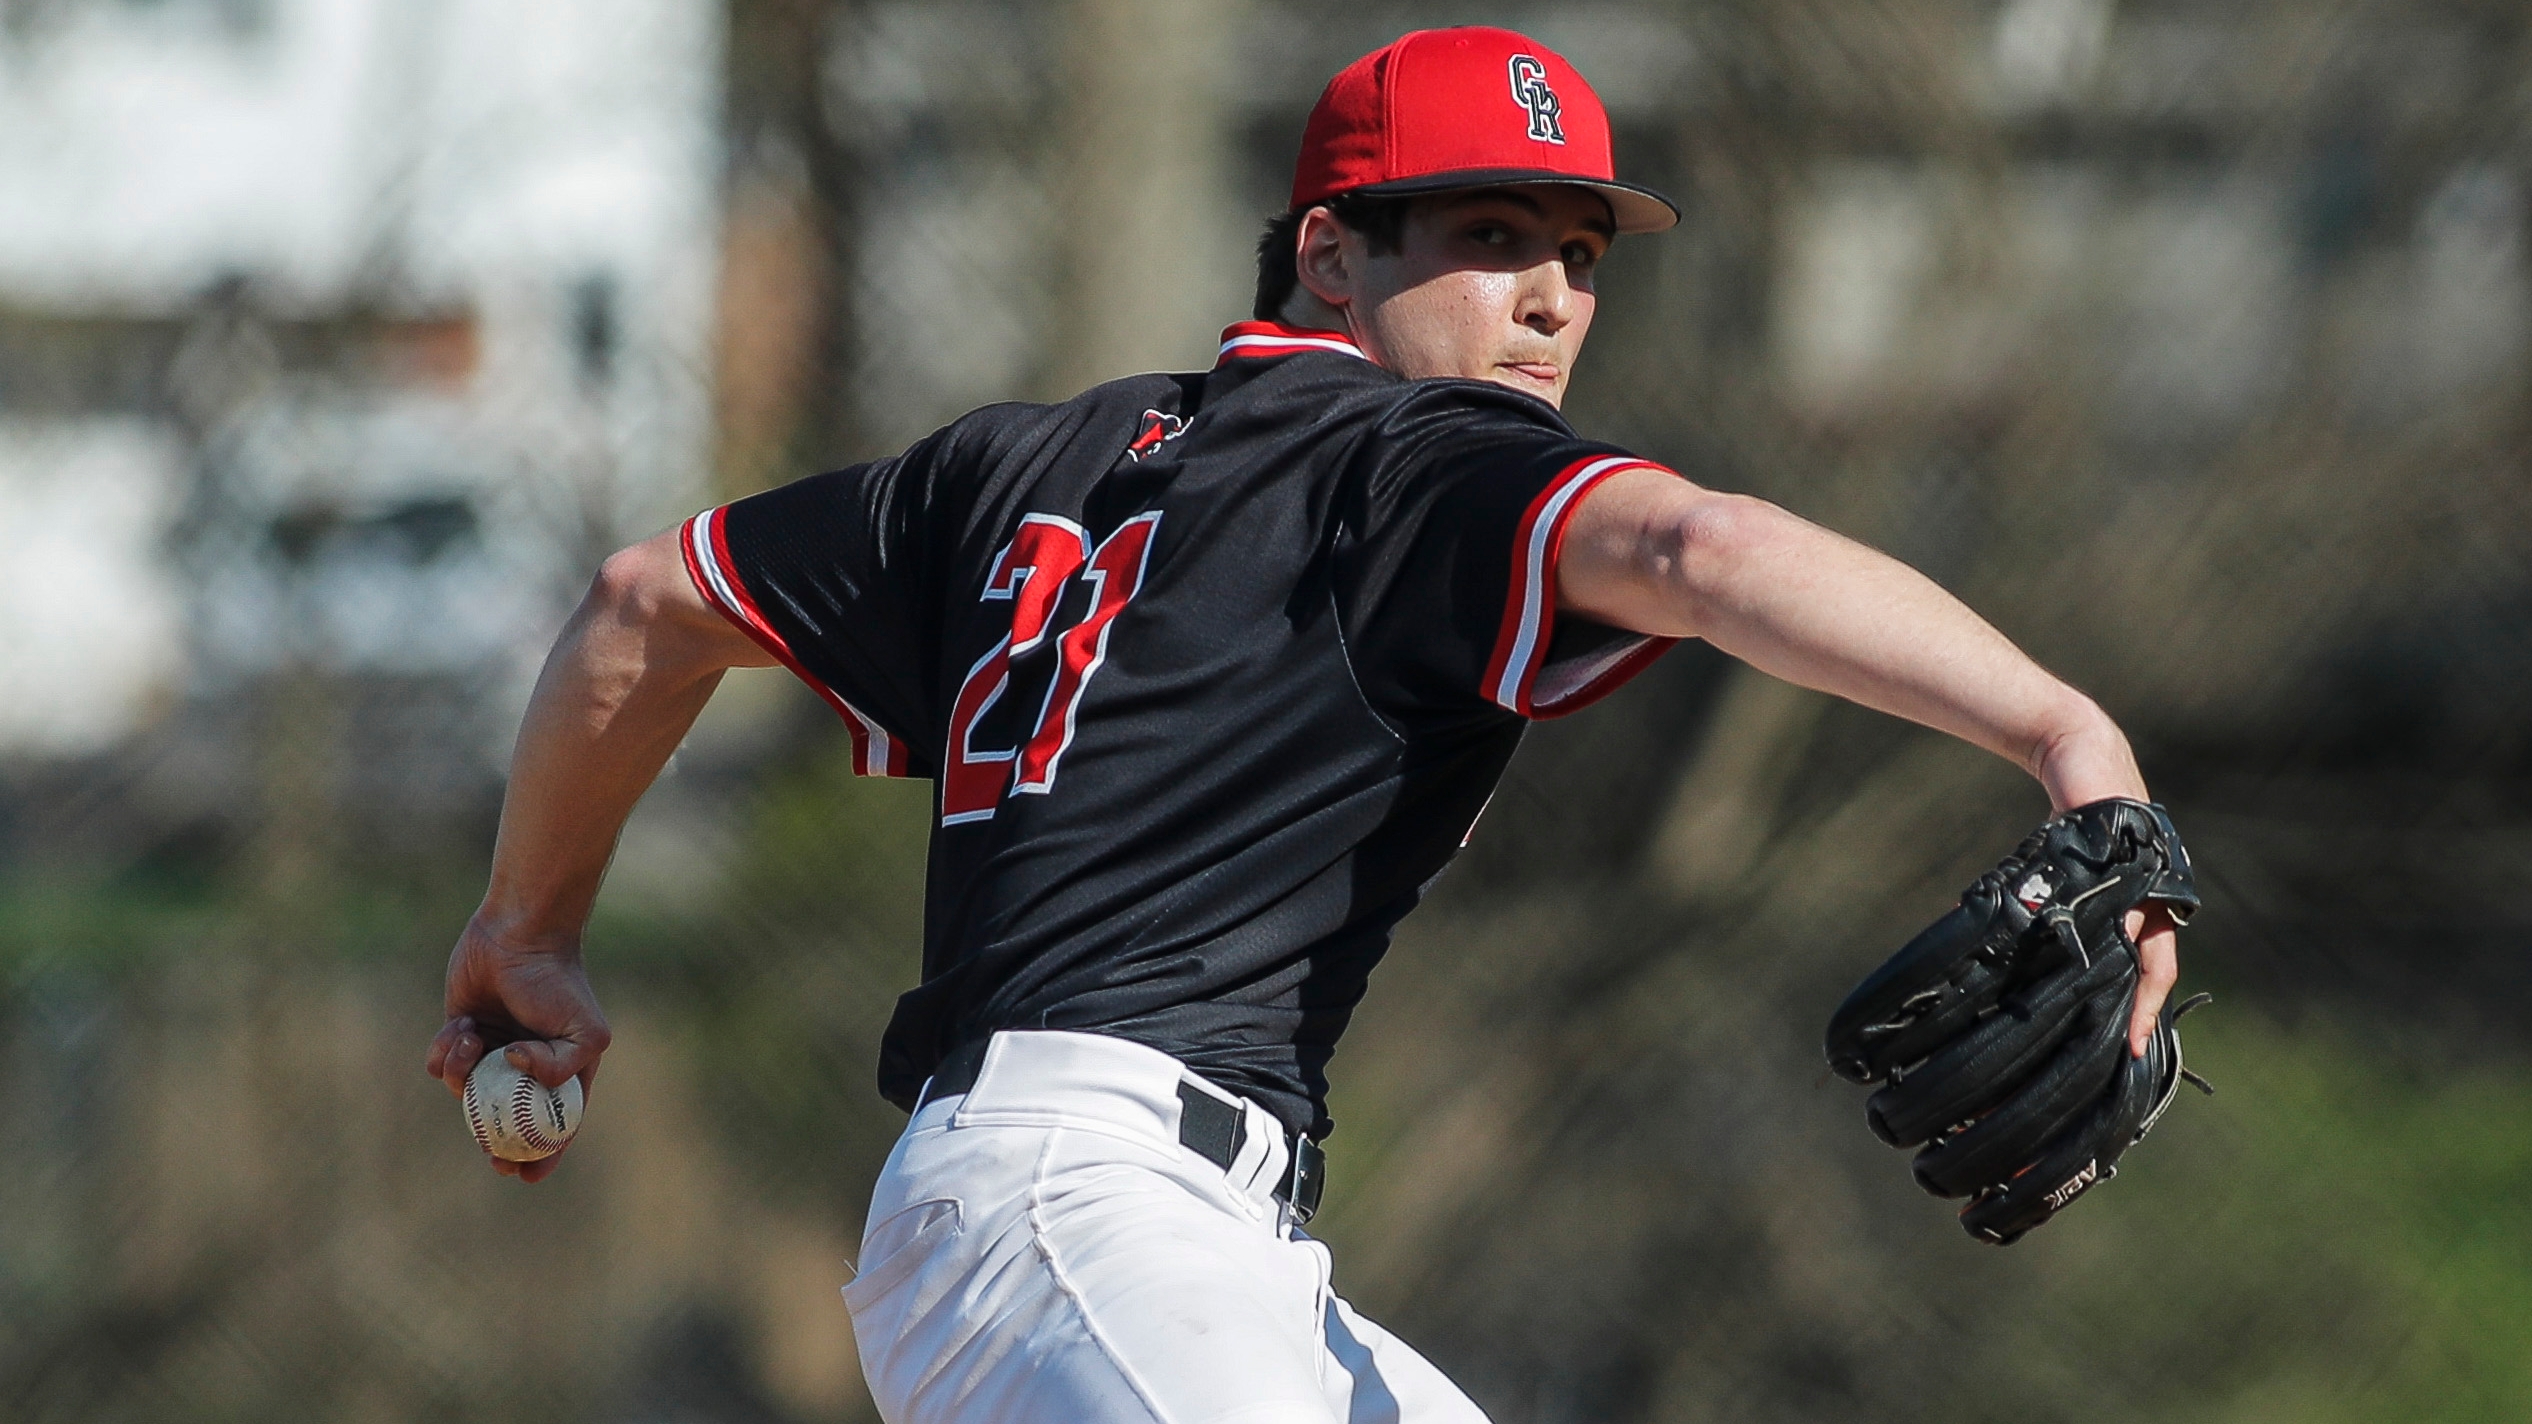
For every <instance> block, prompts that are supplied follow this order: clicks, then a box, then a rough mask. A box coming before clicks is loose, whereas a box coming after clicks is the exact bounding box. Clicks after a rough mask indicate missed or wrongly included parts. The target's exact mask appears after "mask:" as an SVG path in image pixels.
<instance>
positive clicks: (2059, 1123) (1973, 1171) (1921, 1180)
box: [1912, 983, 2136, 1197]
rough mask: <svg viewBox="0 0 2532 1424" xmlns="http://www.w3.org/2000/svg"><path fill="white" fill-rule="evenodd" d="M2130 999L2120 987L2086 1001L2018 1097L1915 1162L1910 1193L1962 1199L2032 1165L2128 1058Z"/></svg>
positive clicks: (2131, 991) (2131, 990) (2131, 993)
mask: <svg viewBox="0 0 2532 1424" xmlns="http://www.w3.org/2000/svg"><path fill="white" fill-rule="evenodd" d="M2135 997H2136V988H2135V985H2134V984H2133V983H2119V984H2113V985H2110V986H2109V987H2107V988H2104V989H2102V990H2100V991H2099V992H2097V993H2095V994H2094V995H2093V996H2092V997H2091V998H2089V999H2086V1000H2085V1001H2084V1006H2083V1010H2082V1013H2081V1016H2080V1018H2079V1019H2078V1022H2077V1027H2076V1030H2075V1032H2074V1033H2072V1034H2071V1035H2069V1036H2068V1037H2067V1039H2066V1040H2065V1042H2063V1043H2062V1044H2060V1045H2059V1046H2058V1049H2057V1053H2056V1055H2055V1056H2054V1057H2052V1058H2050V1059H2049V1061H2048V1062H2047V1063H2046V1064H2044V1065H2042V1067H2041V1068H2040V1071H2039V1072H2037V1073H2035V1074H2033V1075H2032V1076H2031V1078H2030V1079H2029V1081H2027V1082H2025V1083H2024V1084H2023V1085H2022V1087H2021V1088H2020V1090H2018V1091H2017V1092H2015V1093H2014V1094H2013V1096H2011V1097H2009V1098H2007V1099H2005V1100H2004V1101H2003V1102H2001V1103H1999V1104H1997V1105H1996V1107H1995V1109H1994V1110H1993V1111H1991V1112H1989V1113H1988V1114H1987V1115H1986V1116H1984V1117H1981V1118H1979V1119H1978V1120H1977V1121H1976V1122H1973V1123H1971V1124H1969V1125H1968V1126H1967V1127H1964V1128H1962V1129H1961V1130H1960V1131H1958V1132H1955V1133H1952V1134H1951V1135H1949V1136H1947V1137H1944V1138H1941V1139H1938V1140H1937V1141H1936V1142H1935V1143H1934V1144H1933V1145H1932V1146H1930V1147H1928V1148H1926V1149H1925V1150H1924V1151H1922V1152H1920V1153H1918V1154H1917V1157H1916V1161H1915V1163H1914V1164H1913V1167H1912V1170H1913V1171H1914V1172H1915V1174H1916V1179H1917V1185H1918V1186H1920V1187H1923V1188H1925V1189H1926V1190H1927V1191H1928V1192H1930V1193H1932V1194H1934V1195H1935V1196H1938V1197H1965V1196H1968V1195H1970V1194H1971V1193H1973V1192H1975V1191H1977V1190H1978V1189H1979V1188H1981V1187H1988V1186H1994V1185H1996V1184H1997V1183H2000V1182H2004V1181H2007V1180H2009V1179H2011V1177H2012V1176H2013V1174H2014V1172H2015V1171H2016V1170H2017V1169H2019V1168H2021V1167H2023V1166H2026V1165H2028V1164H2029V1163H2030V1162H2032V1161H2033V1160H2035V1159H2036V1158H2037V1157H2038V1156H2039V1155H2040V1153H2041V1151H2042V1150H2043V1149H2045V1148H2046V1147H2047V1146H2048V1144H2049V1143H2051V1142H2052V1141H2055V1140H2056V1139H2057V1138H2058V1137H2059V1136H2060V1135H2062V1134H2063V1133H2064V1132H2065V1131H2066V1130H2067V1129H2068V1128H2070V1127H2073V1126H2074V1125H2075V1124H2076V1123H2077V1122H2078V1121H2080V1120H2081V1119H2082V1118H2083V1116H2084V1114H2085V1113H2087V1112H2089V1111H2091V1109H2092V1107H2093V1105H2094V1104H2096V1103H2098V1102H2099V1101H2101V1098H2102V1095H2103V1094H2105V1093H2107V1092H2108V1091H2109V1089H2110V1080H2111V1077H2112V1075H2114V1074H2116V1073H2117V1072H2119V1063H2120V1060H2121V1059H2123V1058H2125V1057H2126V1056H2127V1024H2128V1005H2129V1003H2130V1002H2131V1001H2132V1000H2133V999H2134V998H2135Z"/></svg>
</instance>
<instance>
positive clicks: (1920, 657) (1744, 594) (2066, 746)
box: [1558, 470, 2180, 1056]
mask: <svg viewBox="0 0 2532 1424" xmlns="http://www.w3.org/2000/svg"><path fill="white" fill-rule="evenodd" d="M1558 595H1559V602H1560V604H1561V606H1563V607H1565V608H1567V609H1570V610H1572V611H1574V612H1577V613H1581V614H1583V615H1584V616H1586V617H1589V618H1593V619H1597V620H1599V621H1601V622H1604V623H1609V624H1613V625H1616V626H1618V627H1622V628H1631V629H1634V630H1636V631H1638V632H1644V633H1655V634H1660V635H1663V636H1666V637H1695V638H1703V639H1704V640H1705V641H1707V642H1709V643H1711V644H1713V645H1714V646H1715V647H1718V648H1720V649H1722V650H1723V651H1724V652H1727V653H1730V654H1732V655H1733V656H1734V657H1737V658H1739V659H1741V660H1742V661H1744V662H1746V663H1748V664H1750V665H1751V666H1752V667H1755V668H1757V669H1758V670H1759V671H1761V672H1764V673H1768V674H1770V675H1772V676H1775V677H1780V678H1783V679H1784V680H1786V681H1787V682H1792V683H1798V684H1800V685H1801V686H1804V687H1809V688H1815V689H1817V690H1819V691H1822V692H1827V693H1830V694H1833V695H1835V696H1838V697H1843V698H1845V699H1847V700H1848V701H1851V702H1857V703H1861V704H1863V705H1864V706H1867V707H1871V708H1874V709H1876V710H1879V711H1883V712H1888V713H1890V714H1892V715H1894V716H1899V717H1905V718H1907V719H1909V720H1910V721H1912V722H1918V723H1921V724H1923V725H1925V726H1928V727H1932V728H1935V729H1936V730H1938V731H1943V732H1949V733H1951V734H1952V735H1953V736H1956V737H1959V738H1961V739H1962V740H1964V741H1967V742H1970V743H1972V744H1974V745H1977V746H1980V747H1984V748H1986V749H1987V750H1988V751H1991V752H1994V753H1995V754H1997V755H1998V756H2001V757H2004V758H2005V759H2007V760H2009V761H2011V762H2013V763H2015V764H2016V765H2018V766H2020V767H2022V768H2023V769H2024V770H2026V771H2028V772H2030V773H2031V775H2032V776H2034V777H2036V778H2038V779H2039V781H2040V784H2041V785H2042V786H2044V787H2046V788H2047V790H2048V795H2049V800H2050V802H2051V803H2052V805H2053V806H2054V808H2055V809H2057V810H2060V811H2063V810H2066V809H2067V808H2069V807H2073V806H2080V805H2084V804H2086V803H2088V802H2093V801H2099V800H2102V799H2104V798H2106V797H2113V796H2125V797H2132V798H2134V799H2136V800H2140V801H2141V800H2145V799H2147V796H2146V790H2145V778H2144V776H2143V774H2142V773H2141V772H2139V771H2138V769H2137V764H2136V757H2135V755H2134V754H2133V753H2132V752H2131V751H2130V750H2129V748H2128V741H2127V738H2126V736H2125V735H2124V734H2122V733H2121V732H2120V731H2119V728H2118V725H2117V724H2116V723H2114V722H2112V721H2111V720H2110V717H2109V715H2108V714H2107V713H2105V712H2103V711H2102V710H2101V708H2100V706H2099V704H2097V703H2095V702H2094V701H2093V700H2092V699H2091V698H2089V697H2086V696H2085V695H2084V694H2083V693H2081V692H2078V691H2077V690H2075V689H2074V688H2072V687H2069V686H2068V685H2067V684H2066V683H2064V682H2063V681H2061V680H2059V679H2058V678H2057V677H2055V676H2053V675H2052V674H2050V673H2049V671H2048V670H2047V669H2045V668H2043V667H2041V666H2040V665H2039V664H2038V663H2036V662H2034V661H2032V660H2031V659H2030V657H2029V656H2027V655H2026V654H2024V653H2023V652H2022V650H2021V649H2019V648H2017V647H2015V646H2014V645H2013V644H2012V642H2011V641H2010V640H2008V639H2007V638H2006V637H2005V636H2004V635H2003V634H2002V633H1999V632H1997V631H1996V629H1995V628H1994V627H1993V626H1991V625H1990V624H1988V623H1987V621H1986V620H1985V619H1982V618H1980V617H1979V616H1978V615H1977V614H1976V613H1974V612H1972V611H1970V609H1969V608H1968V607H1967V606H1966V605H1965V604H1963V603H1962V602H1961V601H1960V600H1959V599H1957V598H1954V597H1952V595H1950V594H1949V593H1946V592H1944V591H1943V589H1942V588H1940V587H1939V586H1937V585H1936V584H1935V583H1934V581H1933V580H1931V579H1929V578H1927V577H1925V576H1924V575H1923V574H1920V573H1918V572H1917V571H1916V570H1914V569H1911V568H1909V567H1908V566H1907V565H1905V564H1903V563H1901V562H1899V561H1898V560H1896V559H1893V558H1890V557H1888V556H1887V555H1884V554H1881V553H1879V552H1877V551H1875V550H1872V549H1869V548H1866V547H1865V546H1864V545H1862V544H1858V543H1856V542H1855V541H1853V540H1851V539H1847V538H1844V537H1841V536H1840V535H1837V534H1835V533H1832V532H1830V531H1829V530H1826V529H1823V528H1821V527H1820V526H1818V525H1816V524H1813V523H1811V522H1810V521H1808V520H1805V519H1802V518H1800V517H1798V516H1796V515H1794V514H1791V513H1789V512H1787V511H1785V510H1783V509H1780V508H1778V507H1777V506H1775V505H1773V504H1770V503H1768V502H1767V501H1765V500H1760V499H1753V498H1751V497H1749V496H1747V495H1736V494H1726V493H1721V492H1718V491H1714V490H1708V489H1702V488H1700V487H1698V486H1697V485H1695V484H1692V483H1690V482H1688V481H1685V480H1681V479H1678V478H1676V477H1674V476H1671V475H1668V474H1662V473H1656V472H1653V471H1649V470H1627V471H1621V472H1619V473H1618V474H1616V475H1614V476H1612V477H1611V478H1609V479H1608V480H1607V481H1605V482H1604V483H1602V484H1601V485H1600V486H1599V487H1597V488H1595V489H1594V490H1593V491H1592V492H1591V493H1590V494H1589V495H1588V496H1586V497H1585V499H1584V501H1583V504H1582V507H1581V508H1580V509H1579V510H1578V511H1576V513H1575V515H1574V520H1573V523H1572V524H1571V525H1570V526H1569V527H1568V529H1567V531H1566V535H1565V547H1564V554H1563V558H1562V560H1561V561H1560V563H1559V565H1558ZM2139 915H2140V916H2141V918H2139V919H2138V920H2137V921H2136V922H2135V923H2133V924H2131V926H2130V931H2131V933H2134V934H2137V935H2139V936H2140V947H2141V948H2142V950H2143V951H2144V953H2143V956H2142V968H2143V973H2142V975H2141V976H2140V983H2139V987H2138V992H2137V997H2136V1010H2135V1013H2134V1015H2133V1016H2132V1018H2131V1020H2130V1024H2129V1031H2128V1041H2129V1047H2130V1048H2131V1050H2132V1051H2134V1052H2135V1053H2137V1054H2138V1055H2140V1056H2142V1054H2143V1053H2144V1051H2145V1045H2146V1040H2147V1039H2148V1037H2149V1036H2150V1035H2151V1034H2152V1032H2153V1028H2154V1022H2155V1015H2156V1014H2157V1013H2158V1012H2159V1011H2160V1010H2161V1008H2162V1005H2163V1000H2164V999H2165V997H2167V996H2168V995H2169V994H2170V992H2171V987H2172V985H2173V983H2174V982H2176V981H2177V979H2178V978H2179V974H2180V966H2179V960H2178V958H2177V955H2176V951H2175V945H2176V941H2177V935H2176V934H2175V932H2174V926H2173V924H2172V922H2171V919H2170V916H2169V913H2168V912H2167V911H2165V910H2163V909H2161V908H2160V907H2149V908H2147V909H2145V910H2143V911H2140V912H2139Z"/></svg>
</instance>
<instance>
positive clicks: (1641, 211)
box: [1330, 168, 1679, 234]
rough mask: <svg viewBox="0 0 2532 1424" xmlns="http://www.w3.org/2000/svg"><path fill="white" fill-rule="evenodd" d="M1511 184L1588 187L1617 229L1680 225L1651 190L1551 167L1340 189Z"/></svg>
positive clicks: (1377, 191)
mask: <svg viewBox="0 0 2532 1424" xmlns="http://www.w3.org/2000/svg"><path fill="white" fill-rule="evenodd" d="M1516 183H1564V184H1568V185H1571V186H1573V187H1576V188H1589V189H1590V190H1592V191H1593V192H1595V193H1598V194H1599V195H1600V196H1601V197H1603V198H1605V199H1607V200H1608V203H1609V216H1610V218H1611V219H1612V220H1613V221H1615V222H1616V223H1617V225H1618V231H1620V232H1622V233H1628V234H1634V233H1646V232H1662V231H1666V230H1668V229H1670V228H1674V227H1677V226H1678V225H1679V205H1678V204H1677V203H1674V202H1672V201H1671V200H1670V199H1668V198H1665V197H1663V196H1662V195H1661V194H1659V193H1656V192H1654V191H1653V190H1652V189H1650V188H1639V187H1637V186H1636V185H1634V184H1633V183H1620V182H1618V181H1616V180H1615V179H1609V178H1577V177H1575V176H1574V175H1573V174H1571V173H1559V172H1557V171H1556V170H1554V169H1552V168H1461V169H1456V170H1454V171H1452V172H1449V173H1426V174H1422V175H1420V176H1418V177H1414V178H1392V179H1390V180H1389V181H1388V182H1386V183H1366V184H1364V185H1363V186H1362V187H1360V188H1348V189H1346V190H1345V191H1346V192H1348V193H1355V194H1360V195H1361V196H1363V197H1366V198H1406V197H1414V196H1416V195H1419V194H1423V193H1449V192H1455V191H1457V190H1459V189H1462V188H1505V187H1510V186H1512V185H1513V184H1516ZM1330 196H1335V195H1333V194H1331V195H1330Z"/></svg>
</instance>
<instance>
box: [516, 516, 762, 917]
mask: <svg viewBox="0 0 2532 1424" xmlns="http://www.w3.org/2000/svg"><path fill="white" fill-rule="evenodd" d="M673 557H674V546H673V544H670V545H668V546H667V547H666V548H662V547H660V546H659V541H653V543H652V544H648V545H640V546H636V547H635V548H634V549H630V550H627V551H625V552H624V553H621V554H618V555H616V556H615V557H614V558H612V559H610V560H608V562H607V566H606V568H605V569H604V570H602V571H601V572H600V574H599V576H598V578H597V580H596V581H595V582H594V583H593V584H592V585H591V587H590V591H589V593H588V596H587V597H585V598H584V599H582V601H581V604H580V607H579V608H578V609H577V610H575V611H574V612H573V614H572V617H571V621H570V622H569V623H568V624H567V625H566V626H565V627H564V629H563V632H562V635H561V637H560V638H558V639H557V640H556V641H555V644H554V649H553V651H552V652H551V653H550V654H548V655H547V658H546V662H545V667H544V670H543V672H541V673H540V674H539V675H538V677H537V681H536V691H535V694H534V695H533V696H532V697H531V698H530V700H529V703H528V710H527V716H526V718H525V720H524V721H523V722H522V724H521V726H520V728H519V739H518V745H517V748H516V750H515V752H514V753H513V755H512V758H511V764H510V783H509V789H508V794H507V795H506V797H505V798H504V800H503V803H502V808H501V831H500V838H499V840H498V842H497V844H496V846H495V849H494V852H493V868H492V881H491V886H490V888H489V889H488V890H487V891H486V893H485V897H484V904H483V908H482V909H481V910H479V911H477V914H476V919H477V923H478V925H479V926H480V927H481V928H483V929H484V930H486V931H488V932H490V933H492V934H494V935H496V936H497V937H499V938H501V939H502V940H504V941H506V942H509V943H512V944H515V945H519V946H522V947H528V946H551V947H554V948H558V949H571V948H574V947H576V946H577V944H578V940H579V934H580V930H581V927H582V926H583V925H584V924H585V923H586V922H587V920H588V916H589V910H590V906H591V905H592V904H593V903H594V902H595V901H596V899H597V895H598V886H599V882H600V881H601V879H603V877H604V876H605V873H606V867H607V861H608V859H609V858H610V857H611V856H612V855H613V854H614V852H615V843H616V838H617V836H618V835H619V834H620V833H621V832H622V831H623V829H624V823H625V820H626V818H628V817H629V816H630V815H631V814H632V811H633V807H634V804H635V803H636V802H638V801H639V800H640V799H641V797H642V793H643V792H644V791H646V790H648V789H649V787H650V785H651V783H652V781H653V780H655V779H656V778H657V777H658V775H659V772H660V768H661V767H663V766H665V765H666V764H667V762H668V758H669V756H670V754H672V753H673V752H675V751H676V749H677V745H678V743H679V742H680V741H681V740H683V739H684V737H685V735H686V732H687V730H688V729H689V728H691V727H692V726H693V724H694V720H695V717H696V715H697V714H698V713H700V712H701V711H702V710H703V706H704V703H705V702H706V701H708V700H709V699H710V698H711V696H712V690H713V688H714V687H716V686H717V685H718V684H719V682H720V678H721V673H722V671H723V670H724V669H726V668H727V667H729V666H731V665H732V662H733V661H735V660H734V659H732V658H730V657H728V656H727V653H728V651H729V648H728V640H727V639H726V638H725V637H718V636H715V632H716V630H713V629H711V628H709V627H703V626H698V625H696V624H694V622H693V621H692V619H691V617H689V616H685V615H686V614H687V613H688V612H689V611H688V610H683V609H677V608H671V607H665V606H663V605H664V602H665V600H664V598H663V594H669V593H674V592H675V591H676V589H677V585H674V584H670V583H669V582H668V580H670V579H674V580H678V581H679V582H680V583H681V582H682V580H683V578H684V573H683V570H682V568H681V567H677V566H675V565H674V564H673V563H672V562H670V561H671V560H672V559H673ZM707 616H709V615H708V614H707ZM719 631H722V632H726V630H719Z"/></svg>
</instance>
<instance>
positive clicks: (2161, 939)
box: [2128, 910, 2180, 1058]
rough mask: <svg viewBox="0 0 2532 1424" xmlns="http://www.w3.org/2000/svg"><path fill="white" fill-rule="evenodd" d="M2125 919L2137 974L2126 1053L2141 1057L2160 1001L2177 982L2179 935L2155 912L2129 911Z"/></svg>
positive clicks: (2151, 1035)
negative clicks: (2134, 1008) (2134, 1000)
mask: <svg viewBox="0 0 2532 1424" xmlns="http://www.w3.org/2000/svg"><path fill="white" fill-rule="evenodd" d="M2129 919H2130V921H2131V924H2130V933H2131V934H2132V935H2133V936H2134V938H2135V939H2136V945H2137V951H2138V953H2137V961H2138V968H2139V971H2140V972H2139V973H2138V975H2137V980H2136V1012H2135V1013H2134V1014H2133V1015H2131V1016H2130V1017H2129V1019H2128V1051H2129V1052H2130V1053H2132V1054H2134V1055H2135V1056H2136V1057H2139V1058H2142V1057H2144V1056H2145V1046H2146V1045H2147V1044H2148V1043H2150V1042H2152V1041H2153V1038H2154V1026H2155V1023H2156V1021H2157V1019H2158V1017H2159V1016H2160V1015H2161V1013H2162V1012H2163V1001H2164V1000H2165V999H2168V998H2170V997H2171V992H2172V986H2173V985H2174V984H2177V983H2179V982H2180V932H2179V930H2178V929H2177V928H2176V927H2175V926H2174V925H2173V923H2172V920H2171V916H2169V915H2168V914H2164V913H2161V912H2160V911H2159V910H2158V911H2156V912H2153V913H2150V914H2146V913H2138V912H2133V911H2132V912H2130V915H2129Z"/></svg>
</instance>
